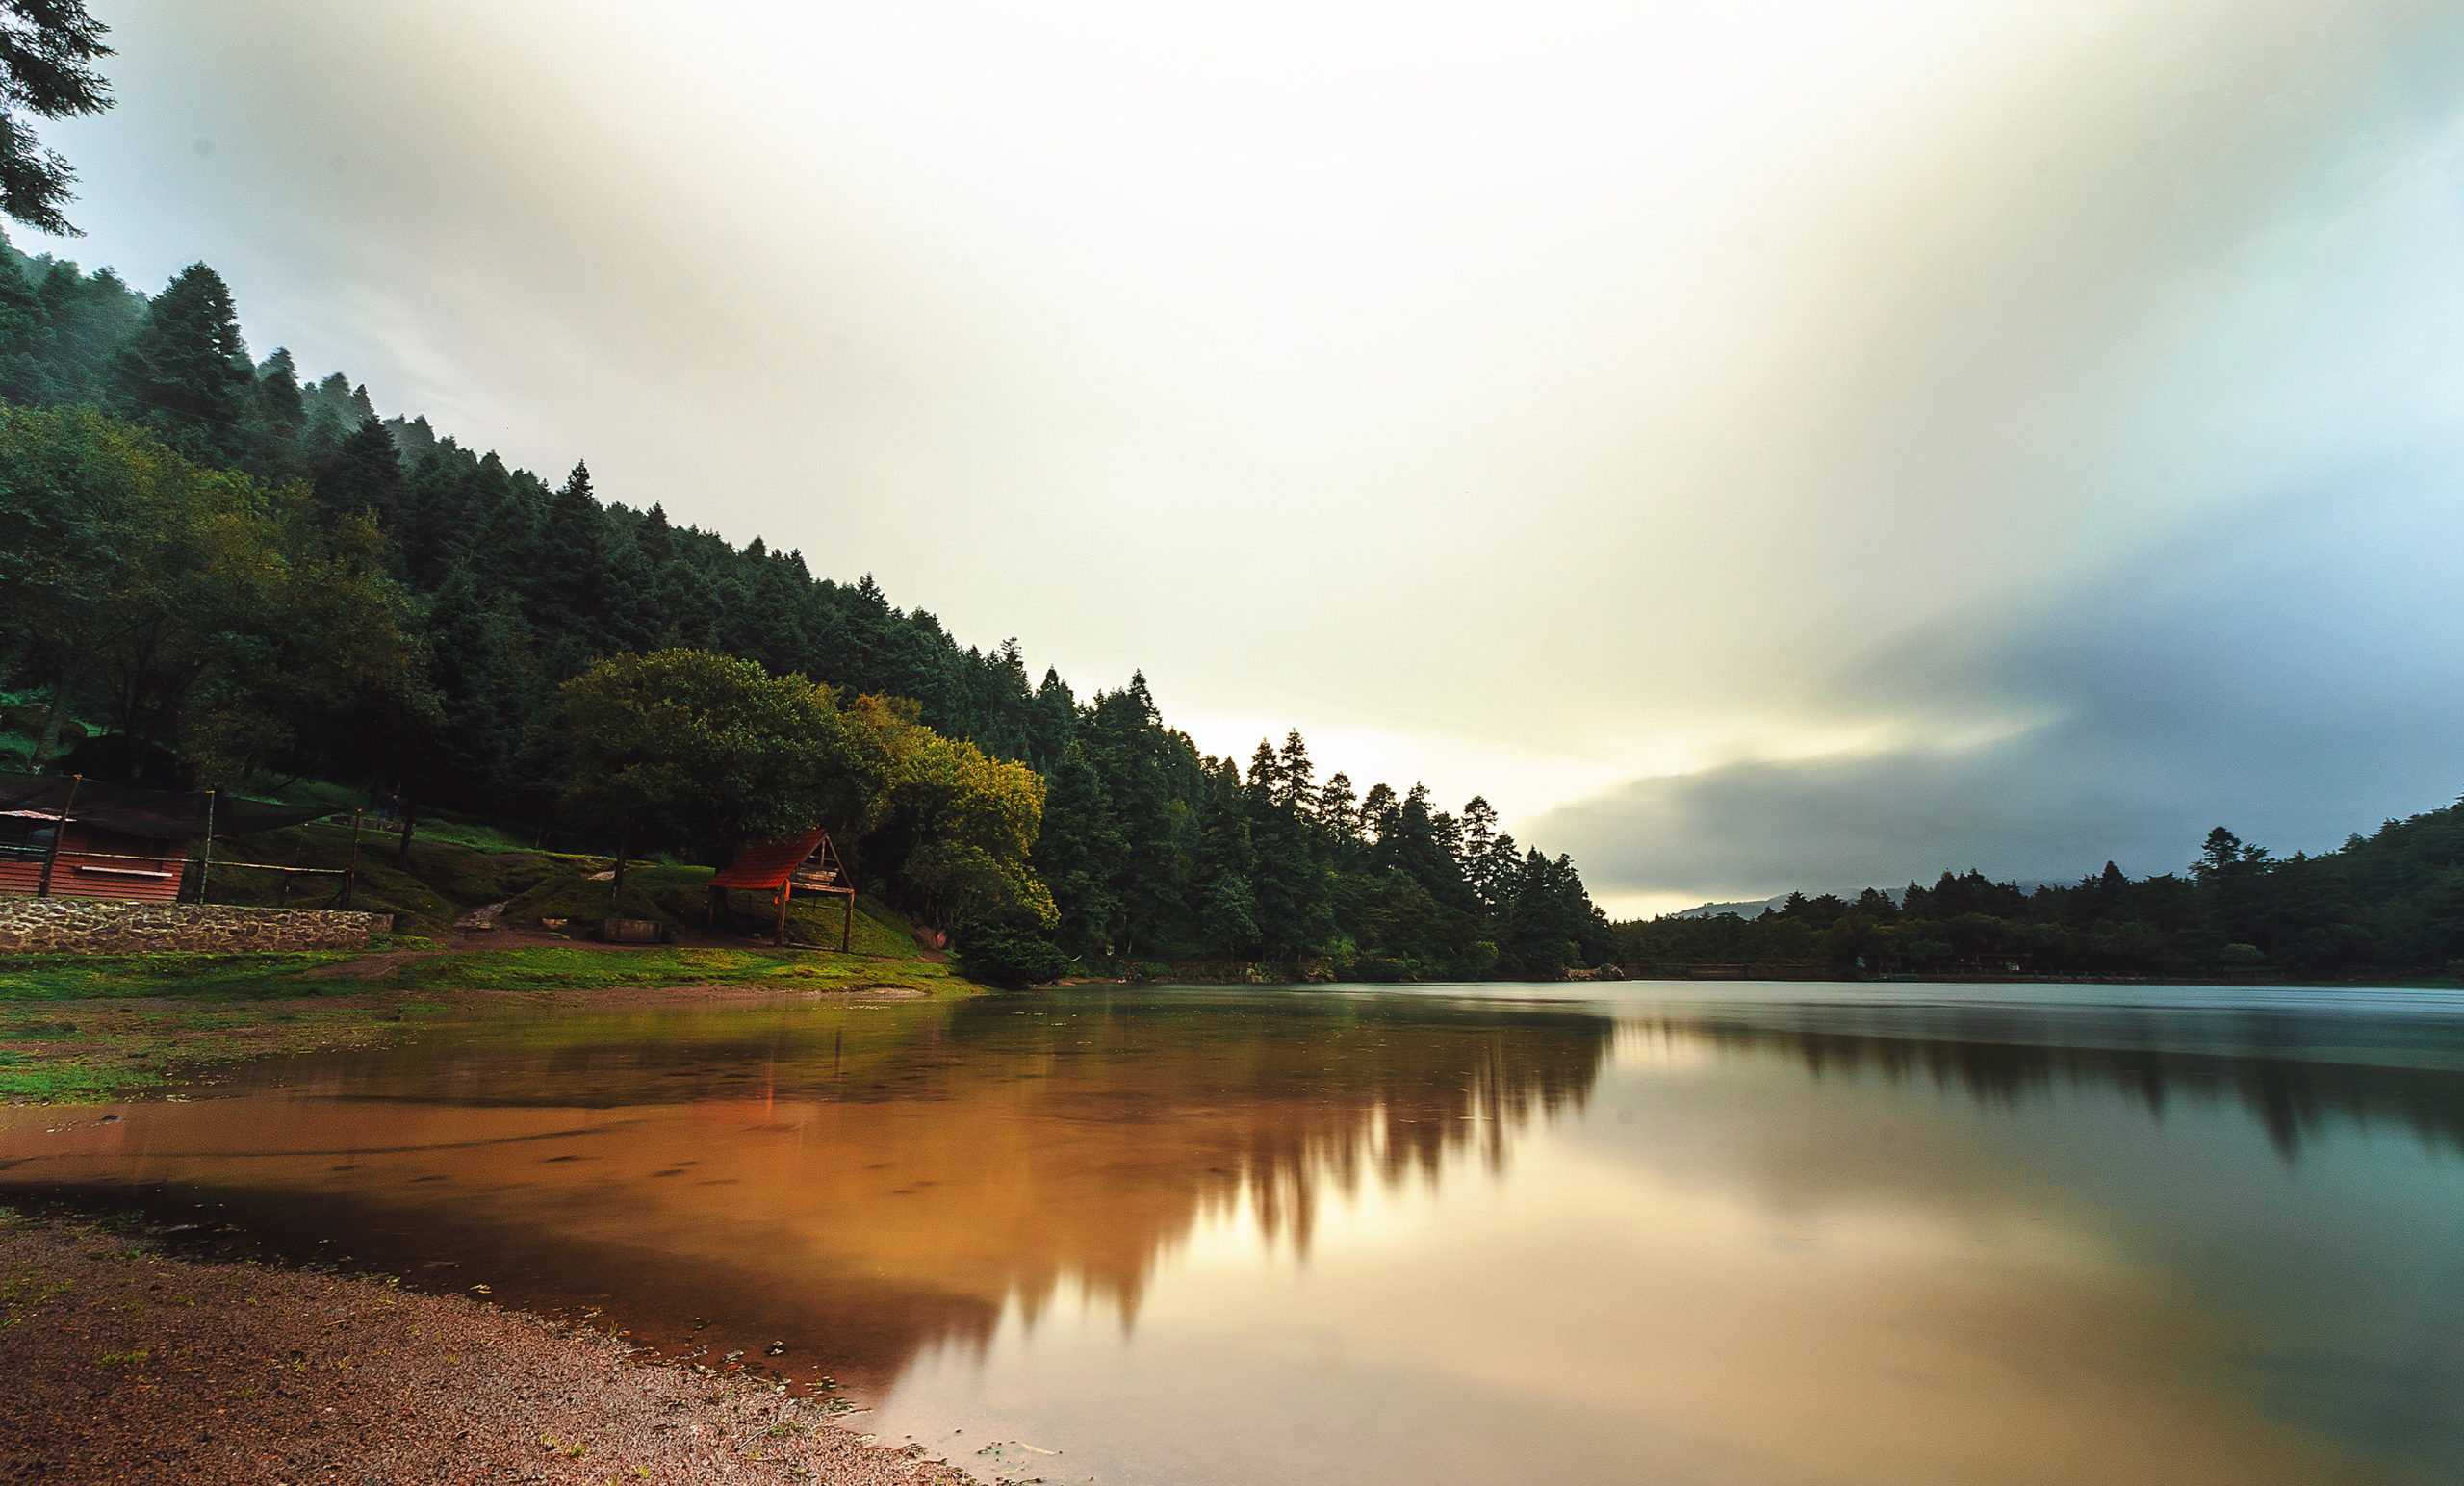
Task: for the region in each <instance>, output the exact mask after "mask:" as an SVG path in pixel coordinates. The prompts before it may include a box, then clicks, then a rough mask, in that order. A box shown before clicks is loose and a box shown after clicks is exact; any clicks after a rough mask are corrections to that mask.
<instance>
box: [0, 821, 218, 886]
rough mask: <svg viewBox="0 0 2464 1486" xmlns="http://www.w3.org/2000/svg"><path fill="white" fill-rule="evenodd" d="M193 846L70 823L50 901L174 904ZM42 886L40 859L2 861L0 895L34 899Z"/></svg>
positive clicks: (56, 865) (54, 871)
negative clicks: (27, 895)
mask: <svg viewBox="0 0 2464 1486" xmlns="http://www.w3.org/2000/svg"><path fill="white" fill-rule="evenodd" d="M188 844H189V843H187V842H186V841H153V840H148V839H146V838H145V837H143V836H129V835H121V834H119V833H116V832H111V831H104V830H101V829H99V828H97V827H93V826H89V825H87V824H86V823H85V822H83V821H70V822H69V823H68V833H67V834H66V835H64V836H63V837H62V838H61V842H60V859H59V860H58V861H56V862H54V863H53V864H52V869H51V895H52V896H53V897H55V898H133V899H136V900H138V901H140V902H144V903H170V902H173V901H175V900H176V899H177V898H178V897H179V895H180V882H181V880H182V878H183V877H184V876H185V875H186V873H187V871H188ZM128 858H144V859H141V860H135V861H132V860H129V859H128ZM41 882H42V861H41V858H36V859H34V860H32V861H26V860H13V859H7V858H0V893H9V892H22V893H31V892H33V891H34V890H35V888H36V887H37V886H38V885H39V884H40V883H41Z"/></svg>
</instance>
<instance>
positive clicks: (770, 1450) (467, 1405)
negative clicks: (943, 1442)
mask: <svg viewBox="0 0 2464 1486" xmlns="http://www.w3.org/2000/svg"><path fill="white" fill-rule="evenodd" d="M0 1378H5V1380H6V1381H5V1384H0V1481H8V1482H44V1483H52V1482H62V1483H75V1486H117V1483H122V1482H125V1483H131V1486H134V1483H146V1486H187V1483H196V1486H209V1483H210V1486H241V1483H249V1486H256V1483H277V1482H280V1483H289V1486H320V1483H327V1482H339V1483H345V1486H412V1483H430V1482H434V1483H451V1486H459V1483H464V1482H481V1481H489V1482H494V1481H545V1482H575V1483H579V1482H590V1483H593V1486H604V1483H607V1482H611V1481H613V1482H627V1483H629V1482H633V1481H655V1482H704V1481H712V1482H717V1481H725V1482H741V1483H767V1482H781V1483H787V1482H806V1483H810V1482H845V1483H849V1486H891V1483H896V1486H921V1483H936V1486H948V1483H956V1482H962V1481H964V1480H966V1479H967V1478H966V1477H965V1476H964V1475H963V1474H962V1473H959V1472H957V1471H955V1470H953V1469H950V1468H948V1467H946V1466H944V1465H942V1464H940V1463H938V1462H935V1461H928V1460H924V1459H920V1458H916V1457H917V1456H918V1455H920V1453H921V1449H920V1447H908V1448H907V1449H905V1450H897V1449H892V1448H888V1447H886V1446H876V1445H872V1444H868V1443H867V1441H866V1437H864V1436H860V1435H857V1434H854V1433H851V1432H849V1431H847V1430H844V1429H840V1428H837V1427H835V1426H834V1425H832V1424H831V1423H829V1422H828V1419H827V1415H826V1413H825V1410H824V1407H823V1406H822V1405H820V1404H816V1403H814V1402H811V1401H809V1400H805V1399H797V1398H791V1397H789V1396H785V1395H784V1394H783V1393H782V1392H779V1391H778V1390H777V1389H776V1388H775V1387H774V1386H773V1385H771V1384H769V1383H766V1382H762V1381H759V1380H757V1379H753V1378H749V1377H744V1376H735V1377H712V1376H706V1375H704V1374H702V1373H700V1372H698V1371H690V1370H687V1369H684V1368H681V1367H677V1366H673V1365H646V1364H643V1363H640V1362H637V1361H636V1360H635V1359H633V1358H632V1357H631V1355H630V1353H629V1348H628V1347H627V1346H626V1345H625V1344H624V1343H622V1342H620V1341H618V1340H616V1339H614V1338H611V1337H607V1336H603V1335H601V1334H599V1333H596V1332H593V1331H590V1330H587V1329H575V1328H568V1327H566V1326H564V1325H562V1324H561V1323H556V1322H549V1321H544V1320H541V1319H537V1318H535V1317H530V1316H525V1315H521V1314H518V1313H515V1312H509V1311H501V1310H498V1309H497V1308H495V1307H494V1306H492V1305H489V1304H487V1303H486V1302H484V1301H482V1300H478V1299H474V1298H466V1297H463V1296H458V1295H428V1294H415V1293H413V1292H410V1291H405V1290H400V1289H397V1288H395V1287H393V1286H391V1285H389V1284H387V1283H385V1282H383V1281H381V1280H377V1279H369V1278H347V1277H343V1276H339V1275H333V1274H325V1273H318V1272H311V1271H302V1270H296V1269H291V1268H280V1267H276V1266H270V1265H259V1264H211V1263H199V1262H194V1261H191V1260H187V1259H182V1258H177V1257H173V1256H171V1255H168V1254H166V1253H164V1252H161V1251H160V1250H158V1249H157V1248H156V1247H154V1246H153V1245H152V1244H150V1243H147V1242H146V1241H145V1240H143V1239H142V1238H140V1237H132V1236H129V1235H127V1234H123V1233H119V1232H115V1231H112V1230H111V1229H109V1228H108V1227H103V1226H90V1225H84V1224H77V1223H68V1222H44V1221H37V1220H32V1219H27V1218H22V1217H0Z"/></svg>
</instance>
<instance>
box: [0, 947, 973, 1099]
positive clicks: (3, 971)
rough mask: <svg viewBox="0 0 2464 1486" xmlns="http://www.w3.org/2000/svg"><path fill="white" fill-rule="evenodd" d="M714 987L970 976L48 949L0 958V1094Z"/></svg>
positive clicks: (572, 960)
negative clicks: (505, 1008) (520, 1004)
mask: <svg viewBox="0 0 2464 1486" xmlns="http://www.w3.org/2000/svg"><path fill="white" fill-rule="evenodd" d="M706 987H707V988H720V989H732V990H736V991H753V992H765V991H767V992H790V993H808V994H809V993H813V992H834V991H846V990H854V989H864V990H880V989H904V990H912V991H917V992H921V993H923V994H926V995H963V994H968V993H972V992H973V991H975V990H977V989H978V988H979V987H977V986H975V985H973V984H972V983H971V982H968V981H966V980H964V979H963V978H962V977H960V976H959V975H957V974H956V973H955V972H953V971H952V970H951V969H950V968H949V967H948V966H946V965H943V964H939V963H937V962H934V961H927V960H924V959H922V958H920V957H914V956H912V955H911V957H910V958H906V959H899V960H883V959H877V958H874V957H871V956H864V955H841V954H837V953H835V952H832V951H818V950H792V949H791V950H760V949H702V948H683V947H670V946H659V947H655V948H653V947H644V948H639V949H598V948H584V947H582V946H580V945H538V944H532V945H522V946H518V947H513V948H506V949H498V950H480V951H475V952H471V953H458V954H447V953H425V952H422V951H418V950H411V951H408V952H403V951H395V952H392V953H389V954H379V955H375V956H369V957H362V956H354V955H348V954H269V955H149V956H125V957H119V956H112V957H104V956H80V957H70V956H53V957H43V958H40V959H36V958H34V957H29V958H27V959H25V960H21V961H12V962H9V963H7V965H6V967H5V968H0V1101H6V1102H14V1103H76V1102H90V1101H94V1100H99V1099H113V1098H123V1097H127V1096H130V1095H132V1094H136V1093H140V1092H142V1091H144V1090H147V1089H161V1088H163V1087H165V1086H167V1085H174V1084H177V1083H179V1082H181V1081H182V1080H183V1079H185V1078H188V1077H190V1076H192V1075H193V1074H194V1072H195V1070H197V1069H198V1068H200V1067H202V1066H205V1065H208V1064H212V1063H221V1062H228V1061H231V1060H234V1059H239V1058H249V1057H260V1056H268V1055H276V1054H289V1053H301V1052H313V1051H319V1050H326V1049H333V1048H347V1047H363V1046H371V1045H374V1044H376V1043H379V1042H382V1041H385V1040H388V1039H390V1038H395V1037H398V1036H400V1035H402V1034H404V1033H407V1032H413V1031H416V1030H417V1029H418V1027H419V1025H420V1024H421V1023H422V1022H423V1021H428V1020H434V1019H436V1018H439V1017H445V1016H453V1015H457V1014H475V1013H477V1012H480V1011H481V1010H482V1009H484V1008H486V1007H488V1006H490V1005H492V1004H501V1003H502V1002H504V1001H505V1000H507V999H513V1000H517V1001H519V1000H527V999H531V998H534V997H546V998H552V999H554V1000H556V1001H558V1002H560V1003H570V1002H573V1001H577V1000H578V1001H582V1002H584V1003H587V1002H588V1000H589V999H590V998H591V997H592V996H593V995H595V994H608V993H629V992H637V991H656V990H663V989H670V988H676V989H680V990H691V989H699V988H706Z"/></svg>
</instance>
